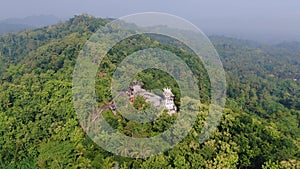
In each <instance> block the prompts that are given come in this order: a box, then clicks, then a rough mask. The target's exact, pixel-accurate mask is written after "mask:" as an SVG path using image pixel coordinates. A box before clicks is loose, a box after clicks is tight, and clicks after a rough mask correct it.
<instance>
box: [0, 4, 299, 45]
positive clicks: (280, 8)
mask: <svg viewBox="0 0 300 169" xmlns="http://www.w3.org/2000/svg"><path fill="white" fill-rule="evenodd" d="M0 1H1V2H2V4H1V5H0V19H5V18H11V17H18V18H20V17H25V16H30V15H40V14H52V15H55V16H58V17H71V16H73V15H76V14H82V13H87V14H91V15H94V16H98V17H110V18H111V17H115V18H117V17H121V16H123V15H128V14H132V13H137V12H167V13H170V14H174V15H177V16H180V17H183V18H185V19H187V20H189V21H191V22H192V23H194V24H195V25H197V26H198V27H199V28H200V29H202V30H203V31H204V32H205V33H208V34H214V33H216V34H224V35H229V36H230V35H232V36H235V37H241V38H248V39H258V40H259V39H261V40H264V41H273V40H274V41H280V40H299V41H300V1H299V0H284V1H283V0H251V1H250V0H247V1H246V0H203V1H202V0H47V1H46V0H0Z"/></svg>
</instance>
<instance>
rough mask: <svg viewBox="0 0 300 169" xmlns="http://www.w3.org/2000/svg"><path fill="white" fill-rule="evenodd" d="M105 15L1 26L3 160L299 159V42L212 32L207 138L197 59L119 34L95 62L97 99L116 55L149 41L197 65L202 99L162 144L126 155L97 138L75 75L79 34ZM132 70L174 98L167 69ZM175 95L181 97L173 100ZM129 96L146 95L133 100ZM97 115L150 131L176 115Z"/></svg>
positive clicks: (290, 164)
mask: <svg viewBox="0 0 300 169" xmlns="http://www.w3.org/2000/svg"><path fill="white" fill-rule="evenodd" d="M110 21H111V20H107V19H99V18H94V17H91V16H87V15H80V16H75V17H74V18H72V19H70V20H68V21H66V22H65V23H59V24H57V25H54V26H47V27H44V28H40V29H35V30H32V31H30V30H27V31H23V32H19V33H10V34H4V35H1V37H0V77H1V79H0V135H1V137H0V167H1V168H124V169H125V168H264V169H267V168H300V44H299V43H297V42H294V43H282V44H278V45H266V44H259V43H256V42H251V41H246V40H238V39H231V38H226V37H216V36H212V37H210V39H211V41H212V43H213V44H214V46H215V47H216V49H217V51H218V53H219V55H220V57H221V60H222V62H223V66H224V69H225V71H226V78H227V101H226V106H225V110H224V113H223V117H222V120H221V123H220V124H219V126H218V128H217V130H216V131H215V133H214V134H213V135H212V136H211V137H210V139H209V140H207V141H206V142H205V143H199V142H198V138H199V134H200V132H201V129H202V127H203V124H204V121H205V117H206V116H207V114H208V105H209V102H208V101H207V100H209V99H208V98H209V97H210V92H209V87H210V85H209V80H208V79H207V76H206V72H205V69H203V67H202V66H201V63H199V62H195V60H193V56H192V54H191V53H189V51H185V50H182V49H177V48H175V47H171V46H169V45H167V44H163V43H160V41H159V40H158V39H157V38H156V37H153V36H138V37H132V38H129V39H127V40H126V41H123V42H121V43H120V44H118V46H117V47H115V48H113V49H111V50H110V51H109V53H108V55H107V57H106V58H105V59H104V60H103V62H102V63H101V64H100V67H99V74H101V76H100V75H99V77H97V79H96V89H95V91H96V94H97V101H98V102H99V106H102V105H104V104H105V103H106V102H107V101H109V100H110V99H111V95H110V91H109V88H110V84H109V82H110V78H111V72H113V70H114V69H115V68H116V65H117V64H118V63H119V62H120V61H121V60H122V57H123V56H126V55H127V54H129V53H133V52H134V51H137V50H140V49H143V48H147V47H149V46H151V47H160V48H162V49H167V50H169V51H172V52H174V53H176V55H178V56H179V57H182V58H186V60H185V61H186V63H187V64H188V65H189V66H194V69H193V70H194V73H196V74H197V75H199V77H203V78H202V79H198V81H199V83H198V85H199V88H200V89H201V90H200V95H201V101H202V103H203V105H202V107H201V108H200V110H199V114H198V116H197V120H196V122H195V124H194V125H193V128H192V130H191V131H190V132H189V134H188V136H187V137H186V138H185V139H184V140H183V141H181V142H180V143H179V144H178V145H176V146H175V147H174V148H173V149H171V150H169V151H167V152H165V153H161V154H159V155H155V156H151V157H149V158H146V159H140V158H135V159H132V158H125V157H122V156H117V155H114V154H112V153H110V152H108V151H106V150H104V149H102V148H101V147H99V146H98V145H97V144H95V143H94V142H93V141H92V140H91V139H90V138H89V137H88V136H87V135H86V134H85V132H84V131H83V129H82V128H81V126H80V125H79V121H78V119H77V116H76V113H75V110H74V106H73V96H72V74H73V71H74V66H75V64H76V58H77V56H78V54H79V51H80V50H81V49H82V47H83V45H84V44H85V42H86V41H87V40H88V39H89V37H90V36H91V35H92V34H93V33H94V32H95V31H96V30H97V29H99V28H100V27H101V26H104V25H105V24H106V23H108V22H110ZM137 41H138V42H139V43H137ZM126 45H129V47H128V46H126ZM195 65H200V66H199V67H197V66H195ZM136 78H137V80H140V81H142V82H144V84H145V85H144V87H145V88H146V89H148V90H152V89H158V88H162V87H165V86H170V87H172V88H174V94H175V96H176V97H177V98H178V97H180V91H178V90H177V84H176V83H175V82H174V80H173V79H172V77H171V76H168V75H166V74H165V73H164V72H160V71H157V70H147V71H143V72H141V73H140V74H138V75H137V77H136ZM154 81H155V82H156V83H153V82H154ZM150 82H151V83H150ZM175 103H176V104H177V105H180V101H179V100H176V99H175ZM134 104H135V105H139V104H142V105H145V104H146V103H145V102H144V100H142V99H137V102H135V103H134ZM146 106H147V105H146ZM136 107H139V106H136ZM104 118H105V119H106V120H107V121H108V122H109V123H110V124H111V125H112V126H114V128H116V129H117V130H118V131H120V132H122V133H124V134H125V135H128V136H131V137H152V136H154V135H156V134H159V133H161V132H163V131H165V130H166V129H168V128H169V127H170V125H172V123H173V121H174V120H175V119H176V115H175V116H169V115H167V114H166V113H164V114H162V115H161V116H160V117H159V118H158V119H157V120H156V121H154V122H153V123H143V124H138V123H134V122H131V121H127V120H126V119H124V118H123V117H122V116H121V115H119V114H117V115H116V116H114V115H113V114H112V113H111V112H110V111H105V112H104ZM124 153H130V152H124ZM132 153H134V152H132Z"/></svg>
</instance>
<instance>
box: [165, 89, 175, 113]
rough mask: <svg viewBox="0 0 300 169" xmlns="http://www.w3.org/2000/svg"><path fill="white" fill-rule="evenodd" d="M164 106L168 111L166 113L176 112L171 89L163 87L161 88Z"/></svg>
mask: <svg viewBox="0 0 300 169" xmlns="http://www.w3.org/2000/svg"><path fill="white" fill-rule="evenodd" d="M163 95H164V102H165V108H166V109H167V110H168V111H169V112H168V114H173V113H176V112H177V107H176V105H175V103H174V97H175V96H174V94H173V93H172V91H171V89H169V88H165V89H163Z"/></svg>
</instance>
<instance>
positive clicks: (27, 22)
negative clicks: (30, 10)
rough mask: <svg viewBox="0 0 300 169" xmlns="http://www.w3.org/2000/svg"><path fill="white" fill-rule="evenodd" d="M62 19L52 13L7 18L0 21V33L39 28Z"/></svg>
mask: <svg viewBox="0 0 300 169" xmlns="http://www.w3.org/2000/svg"><path fill="white" fill-rule="evenodd" d="M60 20H62V19H60V18H58V17H56V16H53V15H39V16H28V17H25V18H8V19H5V20H2V21H0V34H3V33H10V32H19V31H22V30H25V29H34V28H40V27H44V26H47V25H53V24H56V23H57V22H58V21H60Z"/></svg>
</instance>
